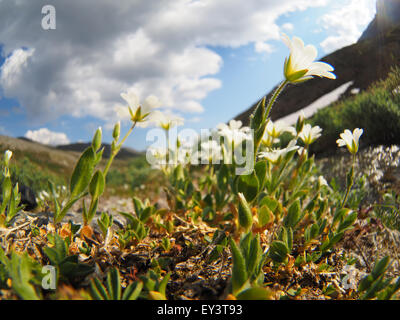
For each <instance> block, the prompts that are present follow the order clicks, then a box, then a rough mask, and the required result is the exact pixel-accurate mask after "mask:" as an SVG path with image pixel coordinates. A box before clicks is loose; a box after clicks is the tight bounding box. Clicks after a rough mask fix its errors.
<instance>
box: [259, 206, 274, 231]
mask: <svg viewBox="0 0 400 320" xmlns="http://www.w3.org/2000/svg"><path fill="white" fill-rule="evenodd" d="M273 217H274V214H273V213H272V211H271V210H270V209H269V208H268V207H267V206H266V205H263V206H262V207H261V208H260V209H259V210H258V223H259V225H260V226H261V227H264V226H265V225H266V224H267V223H269V222H271V221H272V219H273Z"/></svg>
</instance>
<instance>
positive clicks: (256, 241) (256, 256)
mask: <svg viewBox="0 0 400 320" xmlns="http://www.w3.org/2000/svg"><path fill="white" fill-rule="evenodd" d="M260 258H261V246H260V234H259V233H258V234H257V235H256V236H255V237H254V238H253V239H252V240H251V244H250V252H249V257H248V261H247V272H248V274H249V275H250V276H251V275H252V274H253V273H254V271H255V270H256V267H257V264H258V261H259V260H260Z"/></svg>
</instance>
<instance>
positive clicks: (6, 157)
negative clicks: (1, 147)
mask: <svg viewBox="0 0 400 320" xmlns="http://www.w3.org/2000/svg"><path fill="white" fill-rule="evenodd" d="M12 154H13V153H12V151H10V150H7V151H6V152H4V158H3V161H4V166H5V167H8V164H9V162H10V159H11V157H12Z"/></svg>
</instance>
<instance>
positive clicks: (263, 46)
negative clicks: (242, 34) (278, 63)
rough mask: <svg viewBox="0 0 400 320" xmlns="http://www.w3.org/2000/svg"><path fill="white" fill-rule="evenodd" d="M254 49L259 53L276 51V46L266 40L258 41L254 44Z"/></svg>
mask: <svg viewBox="0 0 400 320" xmlns="http://www.w3.org/2000/svg"><path fill="white" fill-rule="evenodd" d="M254 50H255V51H256V52H257V53H271V52H273V51H274V48H273V47H272V46H271V45H270V44H269V43H266V42H259V41H258V42H256V43H255V45H254Z"/></svg>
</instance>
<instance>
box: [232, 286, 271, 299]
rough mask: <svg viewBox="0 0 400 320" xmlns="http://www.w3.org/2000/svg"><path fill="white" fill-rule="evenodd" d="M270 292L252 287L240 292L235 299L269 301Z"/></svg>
mask: <svg viewBox="0 0 400 320" xmlns="http://www.w3.org/2000/svg"><path fill="white" fill-rule="evenodd" d="M271 295H272V293H271V291H270V290H268V289H266V288H261V287H253V288H249V289H246V290H243V291H242V292H240V293H239V294H238V295H237V296H236V298H237V299H238V300H269V299H270V298H271Z"/></svg>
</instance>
